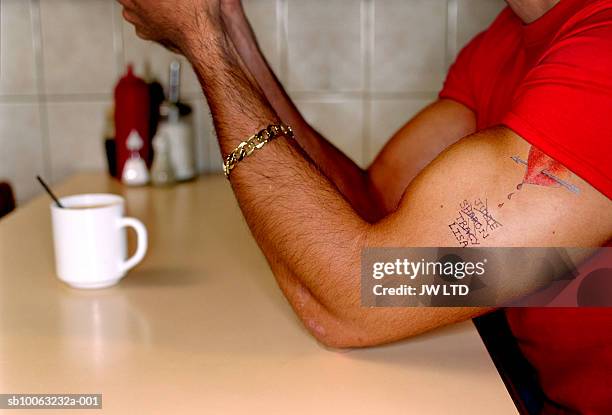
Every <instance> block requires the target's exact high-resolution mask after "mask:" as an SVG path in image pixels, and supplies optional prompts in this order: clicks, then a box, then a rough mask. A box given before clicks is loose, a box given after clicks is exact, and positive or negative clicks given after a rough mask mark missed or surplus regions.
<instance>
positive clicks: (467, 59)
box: [438, 32, 485, 112]
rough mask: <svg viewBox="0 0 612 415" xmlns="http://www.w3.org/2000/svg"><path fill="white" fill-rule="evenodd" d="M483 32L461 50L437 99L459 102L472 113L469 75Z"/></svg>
mask: <svg viewBox="0 0 612 415" xmlns="http://www.w3.org/2000/svg"><path fill="white" fill-rule="evenodd" d="M484 33H485V32H482V33H480V34H479V35H477V36H476V37H474V38H473V39H472V40H471V41H470V42H468V44H467V45H466V46H465V47H464V48H463V49H461V52H459V55H457V58H456V59H455V62H453V64H452V65H451V67H450V69H449V71H448V74H447V75H446V80H445V81H444V86H443V87H442V90H441V91H440V93H439V94H438V98H446V99H452V100H453V101H457V102H460V103H461V104H463V105H465V106H466V107H468V108H469V109H471V110H472V111H474V112H476V99H475V96H474V89H473V87H472V85H473V82H472V79H471V76H470V75H471V74H472V73H474V71H473V70H472V66H473V62H474V56H475V54H476V51H477V50H478V47H479V45H480V44H481V41H482V38H483V36H484Z"/></svg>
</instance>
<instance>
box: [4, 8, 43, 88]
mask: <svg viewBox="0 0 612 415" xmlns="http://www.w3.org/2000/svg"><path fill="white" fill-rule="evenodd" d="M30 13H31V12H30V2H28V1H24V0H3V1H0V53H1V56H0V95H9V94H35V93H36V92H37V90H36V72H35V59H34V47H33V45H34V44H33V41H32V24H31V14H30Z"/></svg>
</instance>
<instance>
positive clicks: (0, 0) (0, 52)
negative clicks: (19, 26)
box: [0, 0, 4, 80]
mask: <svg viewBox="0 0 612 415" xmlns="http://www.w3.org/2000/svg"><path fill="white" fill-rule="evenodd" d="M2 8H3V7H2V0H0V80H1V79H2V56H3V55H4V54H3V53H2Z"/></svg>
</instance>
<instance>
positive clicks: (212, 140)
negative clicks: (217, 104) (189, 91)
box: [189, 98, 221, 173]
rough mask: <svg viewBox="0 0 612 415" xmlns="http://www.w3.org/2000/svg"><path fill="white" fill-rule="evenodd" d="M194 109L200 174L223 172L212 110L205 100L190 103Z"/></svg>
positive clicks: (196, 150)
mask: <svg viewBox="0 0 612 415" xmlns="http://www.w3.org/2000/svg"><path fill="white" fill-rule="evenodd" d="M189 105H191V108H192V109H193V113H192V122H193V129H194V135H195V152H196V165H197V169H198V171H199V172H200V173H202V172H208V171H215V172H219V171H221V155H220V153H219V146H218V144H217V138H216V136H215V128H214V126H213V123H212V117H211V115H210V109H209V108H208V104H207V103H206V100H205V99H204V98H200V99H195V100H191V101H189Z"/></svg>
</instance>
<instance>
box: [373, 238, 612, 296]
mask: <svg viewBox="0 0 612 415" xmlns="http://www.w3.org/2000/svg"><path fill="white" fill-rule="evenodd" d="M361 300H362V305H364V306H368V307H428V306H432V307H449V306H451V307H463V306H487V307H496V306H516V307H523V306H540V307H541V306H556V307H585V306H597V307H602V306H604V307H605V306H612V248H365V249H364V250H363V251H362V257H361Z"/></svg>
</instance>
